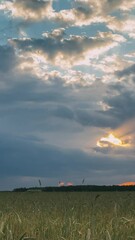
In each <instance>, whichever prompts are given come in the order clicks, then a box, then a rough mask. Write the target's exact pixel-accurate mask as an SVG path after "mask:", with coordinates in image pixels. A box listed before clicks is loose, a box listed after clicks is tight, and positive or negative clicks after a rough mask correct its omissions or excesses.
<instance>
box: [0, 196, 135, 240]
mask: <svg viewBox="0 0 135 240" xmlns="http://www.w3.org/2000/svg"><path fill="white" fill-rule="evenodd" d="M134 199H135V192H102V193H93V192H84V193H83V192H80V193H79V192H76V193H75V192H63V193H60V192H57V193H45V192H23V193H15V192H7V193H6V192H1V193H0V240H133V239H134V240H135V200H134Z"/></svg>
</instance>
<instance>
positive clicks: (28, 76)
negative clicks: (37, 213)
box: [0, 0, 135, 190]
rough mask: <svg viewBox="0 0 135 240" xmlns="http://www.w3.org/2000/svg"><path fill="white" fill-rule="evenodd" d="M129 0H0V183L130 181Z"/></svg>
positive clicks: (134, 150) (132, 84)
mask: <svg viewBox="0 0 135 240" xmlns="http://www.w3.org/2000/svg"><path fill="white" fill-rule="evenodd" d="M134 22H135V0H129V1H127V0H102V1H101V0H83V1H82V0H54V1H53V0H52V1H51V0H50V1H47V0H3V1H2V0H1V1H0V190H10V189H13V188H17V187H31V186H38V185H39V183H38V180H39V179H40V180H41V183H42V186H57V185H58V182H59V181H62V182H64V183H65V185H66V183H67V182H72V183H73V184H74V185H78V184H82V179H85V182H84V184H95V185H105V184H106V185H113V184H120V183H122V182H126V181H128V182H129V181H135V24H134Z"/></svg>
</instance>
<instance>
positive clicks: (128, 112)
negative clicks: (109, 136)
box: [104, 84, 135, 125]
mask: <svg viewBox="0 0 135 240" xmlns="http://www.w3.org/2000/svg"><path fill="white" fill-rule="evenodd" d="M110 89H114V86H113V88H110ZM116 89H117V84H116ZM118 89H119V90H118ZM118 89H117V92H118V94H116V95H115V96H112V97H111V96H110V95H108V96H107V97H106V98H104V101H105V103H106V104H107V105H108V106H109V107H110V109H108V110H107V111H106V113H107V115H108V114H109V116H114V117H115V118H116V119H117V120H118V123H119V124H118V125H120V124H122V123H123V122H124V121H127V120H129V119H131V118H133V117H134V116H135V107H134V106H135V92H134V90H127V88H126V87H124V86H121V87H120V86H119V88H118Z"/></svg>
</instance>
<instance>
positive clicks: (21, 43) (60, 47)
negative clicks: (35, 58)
mask: <svg viewBox="0 0 135 240" xmlns="http://www.w3.org/2000/svg"><path fill="white" fill-rule="evenodd" d="M61 33H62V36H63V31H62V32H61V30H59V29H58V30H54V31H53V32H52V33H45V34H44V37H43V38H40V39H33V38H28V39H12V40H11V41H10V43H11V44H12V45H14V46H15V48H17V49H19V50H21V51H22V52H21V53H22V54H23V55H24V58H25V54H26V53H29V55H31V53H32V52H35V53H36V54H39V55H43V56H44V58H45V59H46V60H47V62H48V63H51V64H53V65H58V66H59V67H62V66H63V67H64V68H65V65H66V67H68V65H69V66H74V65H77V64H80V61H84V60H87V61H89V58H93V57H94V56H95V55H94V51H96V53H95V54H96V56H98V55H100V54H102V53H103V52H106V51H108V50H109V49H110V48H113V47H115V46H117V45H118V44H119V43H120V42H123V41H125V38H124V37H122V36H120V35H117V34H116V35H115V34H113V33H112V32H102V33H99V34H98V35H97V36H95V37H94V38H92V37H87V36H77V35H70V36H69V37H65V38H62V36H61ZM59 34H60V38H59Z"/></svg>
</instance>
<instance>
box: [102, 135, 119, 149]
mask: <svg viewBox="0 0 135 240" xmlns="http://www.w3.org/2000/svg"><path fill="white" fill-rule="evenodd" d="M109 144H111V145H115V146H122V145H123V144H122V141H121V140H120V139H119V138H116V137H115V136H114V135H113V134H112V133H110V134H109V135H108V136H107V137H103V138H101V139H100V140H99V141H97V146H98V147H108V145H109Z"/></svg>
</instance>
